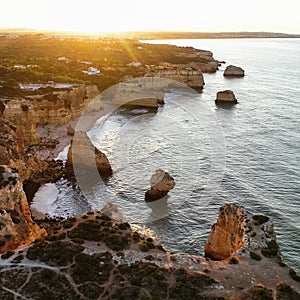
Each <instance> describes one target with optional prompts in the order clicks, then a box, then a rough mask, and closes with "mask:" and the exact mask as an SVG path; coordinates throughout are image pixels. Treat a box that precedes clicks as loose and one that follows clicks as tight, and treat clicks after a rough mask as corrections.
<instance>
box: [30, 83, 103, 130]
mask: <svg viewBox="0 0 300 300" xmlns="http://www.w3.org/2000/svg"><path fill="white" fill-rule="evenodd" d="M98 94H99V90H98V88H97V86H95V85H93V86H86V85H80V86H77V87H74V88H72V89H71V90H66V91H57V92H54V95H56V96H57V99H56V100H55V101H49V100H40V99H32V100H31V103H32V106H33V108H34V111H35V116H36V119H37V122H38V124H40V125H46V124H55V125H62V124H65V123H67V122H68V121H70V120H71V119H72V118H74V117H77V116H79V115H80V113H81V112H82V111H83V109H84V108H85V107H86V106H87V104H88V103H89V102H90V101H91V100H93V99H94V98H95V97H96V96H97V95H98Z"/></svg>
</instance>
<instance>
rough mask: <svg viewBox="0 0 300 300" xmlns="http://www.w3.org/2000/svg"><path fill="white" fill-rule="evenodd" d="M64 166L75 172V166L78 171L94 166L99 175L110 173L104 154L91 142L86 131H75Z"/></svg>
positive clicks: (107, 175) (106, 175) (104, 175)
mask: <svg viewBox="0 0 300 300" xmlns="http://www.w3.org/2000/svg"><path fill="white" fill-rule="evenodd" d="M74 164H76V166H74ZM66 166H67V167H68V168H73V169H74V171H75V172H76V167H77V169H79V170H80V171H84V170H89V169H91V168H93V167H96V169H97V170H98V172H99V174H100V176H101V177H104V178H105V177H109V176H110V175H112V169H111V166H110V163H109V161H108V159H107V157H106V155H105V154H104V153H102V152H101V151H100V150H99V149H97V148H96V147H95V146H94V145H93V144H92V142H91V140H90V138H89V137H88V135H87V134H86V132H76V133H75V135H74V139H73V141H72V143H71V146H70V148H69V151H68V157H67V162H66Z"/></svg>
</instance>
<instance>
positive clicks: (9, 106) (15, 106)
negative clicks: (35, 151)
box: [3, 99, 40, 145]
mask: <svg viewBox="0 0 300 300" xmlns="http://www.w3.org/2000/svg"><path fill="white" fill-rule="evenodd" d="M5 102H6V103H5V109H4V112H3V117H4V118H6V119H7V120H9V121H10V122H11V123H13V124H14V125H15V126H16V127H17V128H18V131H19V132H21V133H22V139H23V141H24V143H25V144H28V145H31V144H35V143H38V142H39V140H40V139H39V136H38V135H37V133H36V125H37V120H36V115H35V112H34V109H33V106H32V105H31V103H30V101H28V100H23V99H20V100H7V101H5Z"/></svg>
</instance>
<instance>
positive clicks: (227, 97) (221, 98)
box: [215, 90, 238, 104]
mask: <svg viewBox="0 0 300 300" xmlns="http://www.w3.org/2000/svg"><path fill="white" fill-rule="evenodd" d="M215 102H216V104H237V103H238V102H237V99H236V97H235V95H234V93H233V91H230V90H226V91H222V92H218V93H217V99H216V100H215Z"/></svg>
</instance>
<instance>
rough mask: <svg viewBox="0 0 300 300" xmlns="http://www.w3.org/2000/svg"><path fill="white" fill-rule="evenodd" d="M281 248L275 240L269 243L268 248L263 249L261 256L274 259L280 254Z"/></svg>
mask: <svg viewBox="0 0 300 300" xmlns="http://www.w3.org/2000/svg"><path fill="white" fill-rule="evenodd" d="M278 251H279V247H278V245H277V243H276V242H275V241H274V240H271V241H270V242H268V248H264V249H261V254H262V255H263V256H265V257H274V256H276V255H277V254H278Z"/></svg>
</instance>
